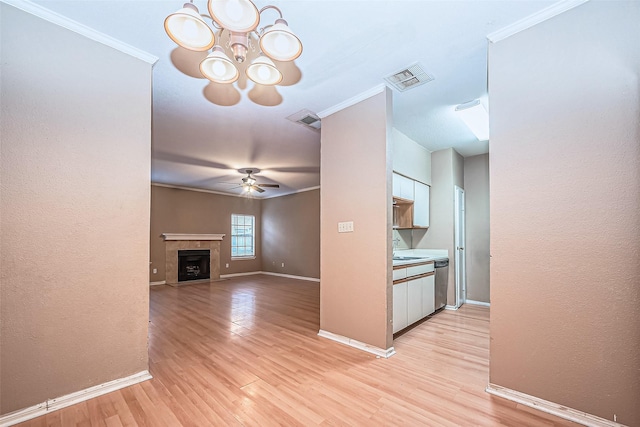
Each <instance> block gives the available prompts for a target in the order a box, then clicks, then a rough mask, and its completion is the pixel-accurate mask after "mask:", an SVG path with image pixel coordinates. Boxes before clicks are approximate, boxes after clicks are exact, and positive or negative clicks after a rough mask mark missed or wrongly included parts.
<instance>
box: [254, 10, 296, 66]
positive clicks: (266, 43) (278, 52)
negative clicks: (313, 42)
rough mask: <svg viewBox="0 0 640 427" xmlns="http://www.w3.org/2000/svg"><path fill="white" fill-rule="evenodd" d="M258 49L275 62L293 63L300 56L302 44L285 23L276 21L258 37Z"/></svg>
mask: <svg viewBox="0 0 640 427" xmlns="http://www.w3.org/2000/svg"><path fill="white" fill-rule="evenodd" d="M260 49H261V50H262V51H263V52H264V53H265V54H266V55H268V56H269V57H270V58H271V59H275V60H276V61H293V60H294V59H296V58H297V57H299V56H300V54H302V43H301V42H300V39H299V38H298V37H296V35H295V34H293V32H292V31H291V30H290V29H289V26H288V25H287V21H285V20H284V19H276V23H275V24H274V25H273V26H272V27H270V28H267V29H266V30H265V31H264V34H262V37H260Z"/></svg>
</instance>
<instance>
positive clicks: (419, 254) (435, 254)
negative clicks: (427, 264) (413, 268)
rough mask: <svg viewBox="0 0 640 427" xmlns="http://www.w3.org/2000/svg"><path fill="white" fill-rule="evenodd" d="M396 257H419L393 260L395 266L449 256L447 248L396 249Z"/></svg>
mask: <svg viewBox="0 0 640 427" xmlns="http://www.w3.org/2000/svg"><path fill="white" fill-rule="evenodd" d="M393 254H394V257H410V258H418V259H404V260H393V266H394V267H395V266H397V265H409V264H416V263H420V262H424V261H439V260H443V259H448V258H449V252H448V251H447V250H446V249H396V250H395V251H393Z"/></svg>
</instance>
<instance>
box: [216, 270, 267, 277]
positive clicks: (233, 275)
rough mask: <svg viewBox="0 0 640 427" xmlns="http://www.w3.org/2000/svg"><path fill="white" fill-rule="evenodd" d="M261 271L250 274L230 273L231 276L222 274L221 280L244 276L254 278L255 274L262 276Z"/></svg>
mask: <svg viewBox="0 0 640 427" xmlns="http://www.w3.org/2000/svg"><path fill="white" fill-rule="evenodd" d="M260 273H262V272H261V271H249V272H248V273H230V274H221V275H220V278H221V279H229V278H231V277H242V276H253V275H254V274H260Z"/></svg>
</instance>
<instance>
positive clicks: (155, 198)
mask: <svg viewBox="0 0 640 427" xmlns="http://www.w3.org/2000/svg"><path fill="white" fill-rule="evenodd" d="M234 213H235V214H243V215H254V216H255V218H256V258H254V259H242V260H232V259H231V214H234ZM261 218H262V214H261V204H260V200H259V199H252V198H248V197H235V196H223V195H220V194H213V193H206V192H203V191H190V190H182V189H178V188H168V187H161V186H158V185H152V186H151V236H150V252H151V264H150V266H149V277H150V280H151V282H160V281H163V280H165V242H164V239H163V238H162V233H196V234H224V235H225V236H224V238H223V239H222V241H221V242H220V274H221V275H224V274H232V273H246V272H251V271H260V270H261V269H262V258H261V222H262V219H261ZM226 264H229V267H228V268H227V267H226ZM154 268H157V269H158V272H157V273H156V274H154V273H153V269H154Z"/></svg>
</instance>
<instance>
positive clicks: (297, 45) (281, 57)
mask: <svg viewBox="0 0 640 427" xmlns="http://www.w3.org/2000/svg"><path fill="white" fill-rule="evenodd" d="M208 9H209V14H210V15H201V14H200V12H199V11H198V8H197V7H196V6H195V5H194V4H193V0H191V2H190V3H185V4H184V6H183V7H182V9H180V10H178V11H177V12H175V13H172V14H171V15H169V16H167V18H166V19H165V21H164V29H165V30H166V32H167V34H168V35H169V37H170V38H171V40H173V41H174V42H176V43H177V44H178V45H179V46H181V47H183V48H185V49H189V50H193V51H198V52H204V51H207V50H209V49H211V53H210V54H209V55H208V56H207V57H206V58H205V59H203V60H202V62H201V63H200V72H201V73H202V75H203V76H204V77H206V78H207V79H209V80H211V81H212V82H216V83H233V82H235V81H236V80H238V77H239V72H238V69H237V68H236V66H235V65H234V63H233V61H232V60H231V59H230V58H229V56H227V54H226V53H225V51H224V49H223V48H222V46H221V45H220V41H219V40H218V42H217V43H216V35H215V33H214V30H212V29H211V27H209V25H207V23H206V22H205V20H204V18H209V19H211V23H212V26H213V27H214V28H215V29H216V30H219V31H220V32H219V33H218V39H221V38H222V33H223V32H224V31H225V30H226V31H227V32H228V33H229V46H230V48H231V51H232V52H233V58H234V59H235V61H236V62H238V63H242V62H244V61H245V60H246V59H247V51H248V49H249V47H250V43H251V37H250V36H251V34H255V35H256V36H257V38H258V40H259V43H258V44H259V47H260V55H259V56H258V57H257V58H256V59H254V60H253V62H252V63H251V65H249V66H248V67H247V69H246V74H247V77H248V78H249V79H251V80H252V81H254V82H255V83H259V84H262V85H276V84H278V83H280V82H281V81H282V73H281V72H280V70H278V68H276V65H275V64H274V63H273V61H272V59H275V60H276V61H293V60H294V59H296V58H297V57H299V56H300V54H301V53H302V43H301V42H300V39H299V38H298V37H297V36H296V35H295V34H294V33H293V32H292V31H291V30H290V29H289V26H288V24H287V21H285V20H284V19H283V18H282V12H281V11H280V9H278V8H277V7H276V6H272V5H269V6H265V7H263V8H262V9H260V10H258V8H257V7H256V6H255V4H253V2H252V1H251V0H209V1H208ZM267 9H274V10H276V11H277V12H278V14H279V15H280V17H279V18H278V19H276V20H275V22H274V23H273V24H270V25H266V26H264V27H263V28H260V29H259V30H257V28H258V25H260V15H261V14H262V12H264V11H265V10H267Z"/></svg>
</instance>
